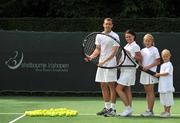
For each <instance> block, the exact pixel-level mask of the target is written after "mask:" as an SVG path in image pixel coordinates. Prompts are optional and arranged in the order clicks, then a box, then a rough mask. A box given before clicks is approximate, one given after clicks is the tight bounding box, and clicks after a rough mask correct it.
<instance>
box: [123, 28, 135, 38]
mask: <svg viewBox="0 0 180 123" xmlns="http://www.w3.org/2000/svg"><path fill="white" fill-rule="evenodd" d="M127 33H128V34H131V35H133V36H134V41H136V34H135V32H134V31H133V30H132V29H128V30H126V32H125V34H127Z"/></svg>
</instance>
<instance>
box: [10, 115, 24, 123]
mask: <svg viewBox="0 0 180 123" xmlns="http://www.w3.org/2000/svg"><path fill="white" fill-rule="evenodd" d="M24 116H25V114H23V115H21V116H19V117H17V118H16V119H14V120H12V121H10V122H9V123H14V122H16V121H18V120H19V119H21V118H23V117H24Z"/></svg>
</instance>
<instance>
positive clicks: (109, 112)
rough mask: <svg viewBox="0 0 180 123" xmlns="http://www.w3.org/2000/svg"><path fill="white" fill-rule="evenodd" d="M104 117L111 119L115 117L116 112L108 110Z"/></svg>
mask: <svg viewBox="0 0 180 123" xmlns="http://www.w3.org/2000/svg"><path fill="white" fill-rule="evenodd" d="M104 116H105V117H113V116H116V110H115V109H112V108H110V109H109V110H108V111H107V112H106V113H105V114H104Z"/></svg>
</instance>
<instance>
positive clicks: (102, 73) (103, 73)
mask: <svg viewBox="0 0 180 123" xmlns="http://www.w3.org/2000/svg"><path fill="white" fill-rule="evenodd" d="M95 81H96V82H116V81H117V69H103V68H99V67H98V68H97V72H96V79H95Z"/></svg>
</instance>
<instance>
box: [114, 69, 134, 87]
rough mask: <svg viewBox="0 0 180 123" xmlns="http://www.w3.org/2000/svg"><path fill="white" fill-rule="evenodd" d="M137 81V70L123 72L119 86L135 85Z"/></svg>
mask: <svg viewBox="0 0 180 123" xmlns="http://www.w3.org/2000/svg"><path fill="white" fill-rule="evenodd" d="M135 81H136V69H130V70H121V73H120V77H119V79H118V81H117V83H118V84H120V85H124V86H132V85H135Z"/></svg>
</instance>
